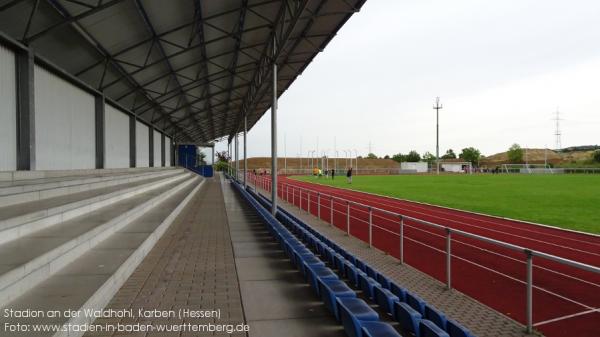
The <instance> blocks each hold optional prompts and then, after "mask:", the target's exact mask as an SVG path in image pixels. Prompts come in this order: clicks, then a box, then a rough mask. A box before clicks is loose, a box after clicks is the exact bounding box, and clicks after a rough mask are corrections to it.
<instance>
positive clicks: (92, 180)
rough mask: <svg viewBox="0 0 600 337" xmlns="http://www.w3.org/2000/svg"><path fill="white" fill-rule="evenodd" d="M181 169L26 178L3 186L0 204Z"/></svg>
mask: <svg viewBox="0 0 600 337" xmlns="http://www.w3.org/2000/svg"><path fill="white" fill-rule="evenodd" d="M182 171H183V170H182V169H169V170H154V171H147V170H141V171H131V172H127V173H120V174H102V175H95V176H72V177H62V178H50V179H39V180H33V181H23V182H20V183H19V184H12V185H10V186H3V187H2V186H0V207H4V206H10V205H15V204H19V203H24V202H31V201H36V200H42V199H47V198H52V197H57V196H61V195H67V194H71V193H77V192H83V191H88V190H92V189H97V188H102V187H108V186H114V185H118V184H124V183H127V182H133V181H137V180H142V179H145V178H151V177H159V176H166V175H170V174H176V173H181V172H182Z"/></svg>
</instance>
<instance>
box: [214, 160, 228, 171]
mask: <svg viewBox="0 0 600 337" xmlns="http://www.w3.org/2000/svg"><path fill="white" fill-rule="evenodd" d="M228 167H229V165H228V164H227V162H225V161H218V162H216V163H215V164H214V165H213V168H214V170H215V171H227V168H228Z"/></svg>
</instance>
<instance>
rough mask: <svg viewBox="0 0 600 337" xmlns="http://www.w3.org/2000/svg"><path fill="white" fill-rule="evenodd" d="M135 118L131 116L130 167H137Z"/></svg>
mask: <svg viewBox="0 0 600 337" xmlns="http://www.w3.org/2000/svg"><path fill="white" fill-rule="evenodd" d="M135 150H136V149H135V116H133V115H132V116H129V167H135V166H136V155H135Z"/></svg>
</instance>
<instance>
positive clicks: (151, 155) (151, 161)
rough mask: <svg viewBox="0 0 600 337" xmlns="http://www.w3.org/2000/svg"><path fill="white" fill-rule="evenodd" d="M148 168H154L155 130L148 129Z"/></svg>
mask: <svg viewBox="0 0 600 337" xmlns="http://www.w3.org/2000/svg"><path fill="white" fill-rule="evenodd" d="M148 167H154V128H153V127H151V126H150V127H148Z"/></svg>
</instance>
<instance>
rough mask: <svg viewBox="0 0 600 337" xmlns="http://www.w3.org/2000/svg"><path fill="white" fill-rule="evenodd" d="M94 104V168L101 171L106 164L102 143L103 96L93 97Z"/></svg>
mask: <svg viewBox="0 0 600 337" xmlns="http://www.w3.org/2000/svg"><path fill="white" fill-rule="evenodd" d="M94 103H95V104H94V106H95V110H96V117H95V122H96V168H97V169H103V168H104V164H105V162H106V155H105V151H106V150H105V142H104V137H105V132H104V129H105V126H104V95H97V96H95V97H94Z"/></svg>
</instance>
